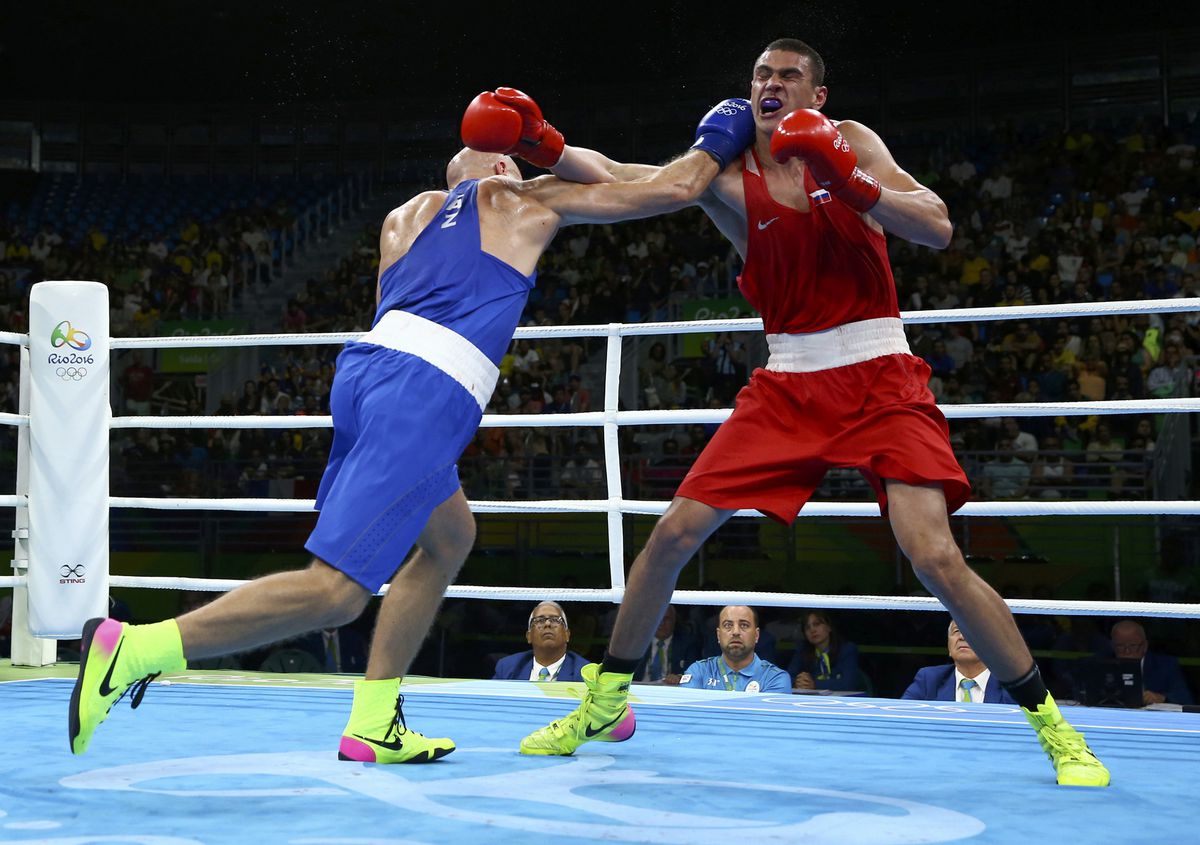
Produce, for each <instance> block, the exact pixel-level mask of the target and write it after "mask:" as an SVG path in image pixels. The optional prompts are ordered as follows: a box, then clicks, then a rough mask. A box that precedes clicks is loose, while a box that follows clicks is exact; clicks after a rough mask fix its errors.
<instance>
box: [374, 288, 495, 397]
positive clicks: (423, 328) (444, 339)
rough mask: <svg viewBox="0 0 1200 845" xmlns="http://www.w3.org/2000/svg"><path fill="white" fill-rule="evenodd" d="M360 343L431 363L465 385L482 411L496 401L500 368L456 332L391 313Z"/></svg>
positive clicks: (431, 323) (402, 314) (427, 321)
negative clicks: (370, 344) (391, 350)
mask: <svg viewBox="0 0 1200 845" xmlns="http://www.w3.org/2000/svg"><path fill="white" fill-rule="evenodd" d="M359 342H360V343H373V344H375V345H376V346H385V347H387V348H388V349H395V350H398V351H400V352H407V353H408V354H409V355H415V356H417V357H418V358H420V359H421V360H423V361H427V362H428V363H430V364H432V365H433V366H435V367H437V368H438V369H439V370H441V371H442V372H443V373H445V374H446V375H448V376H450V378H452V379H454V380H455V381H456V382H458V383H459V384H461V385H462V386H463V388H465V389H466V391H467V392H468V393H470V394H471V396H472V397H473V398H474V399H475V401H476V403H478V405H479V410H481V411H482V410H483V409H484V407H486V406H487V403H488V400H489V399H491V398H492V391H493V390H495V389H496V379H498V378H499V377H500V370H499V369H497V367H496V365H495V364H493V363H492V362H491V359H489V358H488V357H487V356H486V355H484V354H483V352H481V351H480V349H479V347H478V346H476V345H475V344H473V343H471V341H469V340H467V339H466V338H465V337H463V336H462V335H460V334H459V333H458V332H456V331H454V330H453V329H448V328H446V327H445V326H443V325H440V324H438V323H435V322H433V321H432V320H426V319H425V318H424V317H418V316H417V315H416V314H410V313H408V312H407V311H389V312H387V313H386V314H384V315H383V317H382V319H380V321H379V322H378V323H376V324H375V328H373V329H371V330H370V331H369V332H367V333H366V334H365V335H363V336H362V337H360V338H359Z"/></svg>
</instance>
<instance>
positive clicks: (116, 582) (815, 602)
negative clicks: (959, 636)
mask: <svg viewBox="0 0 1200 845" xmlns="http://www.w3.org/2000/svg"><path fill="white" fill-rule="evenodd" d="M24 583H25V578H24V577H22V576H5V577H0V588H3V587H17V586H24ZM248 583H250V582H249V581H244V580H234V579H214V578H160V577H152V576H141V575H112V576H109V585H110V586H113V587H126V588H134V589H152V590H196V591H201V592H228V591H229V590H233V589H236V588H237V587H240V586H242V585H244V584H248ZM388 586H389V585H387V584H385V585H383V587H382V588H381V589H380V590H379V591H378V592H377V593H376V595H384V594H386V593H387V590H388ZM624 594H625V591H624V590H623V589H611V590H595V589H574V588H573V589H568V588H562V587H493V586H476V585H471V584H456V585H453V586H451V587H450V588H449V589H448V590H446V597H447V598H463V599H500V600H503V601H523V602H534V601H560V602H561V601H589V602H590V601H600V602H612V603H614V604H616V603H618V602H620V601H621V599H622V598H623V597H624ZM671 602H672V604H685V605H701V606H711V607H719V606H721V605H727V604H745V605H751V606H754V607H804V608H817V607H821V608H832V609H842V610H923V611H945V609H946V608H945V607H944V606H943V605H942V603H941V602H939V601H938V600H937V599H935V598H931V597H926V596H831V595H823V594H818V593H762V592H746V591H716V590H711V591H710V590H676V591H675V592H674V593H673V594H672V596H671ZM1006 604H1007V605H1008V606H1009V608H1010V609H1011V610H1012V611H1013V613H1031V614H1045V615H1055V616H1106V615H1112V614H1119V615H1123V616H1142V617H1150V616H1153V617H1162V618H1195V617H1200V604H1180V603H1174V602H1149V601H1125V602H1110V601H1065V600H1064V601H1058V600H1054V599H1007V600H1006Z"/></svg>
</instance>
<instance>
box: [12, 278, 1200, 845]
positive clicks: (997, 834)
mask: <svg viewBox="0 0 1200 845" xmlns="http://www.w3.org/2000/svg"><path fill="white" fill-rule="evenodd" d="M1197 310H1200V299H1172V300H1153V301H1139V302H1113V303H1086V304H1079V305H1056V306H1030V307H1010V308H987V309H956V310H947V311H924V312H908V313H905V314H903V315H902V317H903V319H904V322H905V323H906V324H910V325H911V324H922V323H948V322H976V321H985V322H993V321H999V320H1016V319H1022V320H1027V319H1044V318H1049V317H1060V318H1061V317H1082V316H1096V315H1116V314H1148V313H1157V314H1166V313H1178V312H1194V311H1197ZM31 312H32V309H31ZM755 330H761V322H760V321H758V320H706V321H695V322H689V323H642V324H636V325H622V324H612V325H603V326H562V327H546V328H521V329H518V330H517V332H516V337H517V338H530V339H533V338H555V337H557V338H561V337H603V338H606V341H607V347H606V358H605V361H606V375H605V385H604V392H603V408H602V410H600V411H595V412H582V413H574V414H538V415H485V416H484V418H483V422H482V425H483V426H485V427H505V426H513V427H522V428H527V427H535V426H596V427H600V428H601V429H602V441H603V446H604V471H605V482H606V486H607V489H606V492H607V497H606V498H604V499H596V500H548V501H519V502H505V501H472V502H471V507H472V510H473V511H475V512H476V513H508V514H524V513H581V512H582V513H602V514H605V515H606V520H607V527H608V540H609V551H608V561H609V575H610V585H609V586H608V587H607V588H596V589H582V588H572V589H567V588H558V589H554V588H550V589H546V588H541V587H538V588H530V587H522V586H519V585H514V586H509V587H485V586H477V585H456V586H454V587H451V589H450V590H449V592H448V595H449V596H453V597H459V598H489V599H503V600H511V601H524V602H532V601H535V600H541V599H546V598H553V599H556V600H558V601H611V602H618V601H620V599H621V596H622V595H623V593H624V589H625V580H624V565H625V561H626V558H627V557H631V555H632V552H634V551H636V550H633V549H626V548H625V547H624V532H623V530H622V526H623V520H624V518H625V517H626V516H627V515H643V514H648V515H656V514H661V513H663V512H664V511H665V509H666V506H667V502H658V501H642V500H634V499H626V498H625V497H624V491H623V489H622V486H621V475H620V449H619V439H618V431H619V428H620V426H623V425H624V426H630V425H637V426H651V425H670V424H679V423H713V422H720V421H722V420H724V419H725V418H727V417H728V415H729V413H730V411H729V410H728V409H724V410H683V411H620V410H619V409H618V386H619V382H620V370H621V357H622V356H621V350H622V343H623V341H624V339H625V338H627V337H633V336H639V335H666V334H678V333H686V332H714V331H755ZM32 335H34V326H33V325H32V323H31V332H30V335H24V334H17V333H12V332H0V343H7V344H18V345H21V346H22V347H23V350H22V405H21V409H20V412H19V413H17V414H3V415H0V424H5V425H10V426H17V427H18V428H19V444H20V445H19V450H18V459H19V463H18V477H17V490H16V491H15V492H14V494H13V495H0V505H3V506H5V507H8V508H13V509H15V513H16V516H17V520H16V521H17V529H16V531H15V532H14V536H15V537H17V541H18V547H17V554H16V555H15V557H16V558H17V560H16V561H15V562H14V564H15V569H16V574H15V575H13V576H7V577H0V588H5V587H11V588H13V589H14V663H18V664H23V665H16V666H5V667H3V668H0V707H3V709H4V712H5V713H6V716H5V718H4V723H5V724H10V725H14V726H19V730H16V731H12V730H9V731H5V734H6V742H5V748H4V750H3V752H0V755H2V756H0V760H3V762H4V769H5V770H6V771H7V772H8V773H9V776H8V777H6V778H5V779H4V781H3V786H0V841H14V842H44V843H50V842H54V843H67V842H79V843H83V842H98V841H121V842H147V843H150V842H153V843H176V842H223V841H230V842H237V841H246V840H247V839H249V838H251V837H257V838H259V839H261V840H263V841H268V842H296V843H301V842H303V843H373V842H439V841H445V840H447V839H449V840H450V841H464V842H466V841H470V842H514V841H528V839H529V838H530V837H531V836H533V835H536V834H537V833H538V832H543V831H545V832H550V833H551V835H553V836H554V837H555V838H556V839H560V840H563V841H566V842H593V841H622V842H680V843H684V842H686V843H707V842H726V841H728V840H729V839H730V838H731V837H735V836H738V835H741V836H744V837H748V838H749V839H751V841H756V842H757V841H762V842H812V843H909V842H953V841H960V840H970V841H972V842H1010V841H1017V840H1018V839H1021V840H1025V839H1032V838H1033V837H1038V836H1041V837H1053V838H1054V839H1055V840H1057V841H1066V842H1072V841H1093V842H1118V841H1145V840H1149V839H1151V838H1158V839H1162V840H1163V841H1187V840H1189V839H1190V838H1191V837H1192V836H1193V835H1194V830H1195V825H1196V822H1197V821H1200V812H1198V811H1196V810H1195V809H1194V799H1193V796H1194V795H1195V793H1196V792H1197V789H1198V788H1200V766H1197V763H1200V717H1198V716H1196V715H1195V714H1191V713H1180V712H1159V711H1114V710H1107V709H1099V708H1071V707H1066V708H1064V712H1065V713H1066V715H1067V717H1068V718H1069V719H1071V720H1072V721H1073V723H1074V724H1076V726H1077V727H1079V728H1080V729H1081V730H1084V731H1085V732H1086V733H1087V734H1088V738H1089V741H1090V743H1091V745H1092V746H1093V748H1094V749H1095V750H1096V751H1097V753H1098V754H1099V755H1100V757H1101V758H1102V759H1103V760H1104V761H1105V762H1106V764H1107V765H1108V766H1109V768H1110V769H1111V771H1112V773H1113V785H1112V786H1111V787H1109V788H1108V789H1106V790H1073V789H1064V788H1059V787H1056V786H1055V785H1054V781H1053V771H1052V768H1051V767H1050V765H1049V764H1048V762H1047V761H1046V760H1045V758H1044V756H1043V755H1042V753H1041V751H1040V749H1039V748H1038V747H1037V744H1036V741H1035V739H1034V738H1033V736H1032V734H1031V732H1030V731H1029V728H1028V726H1027V725H1026V724H1025V721H1024V719H1023V717H1022V716H1021V714H1020V713H1019V711H1018V710H1016V709H1015V708H1009V707H1005V706H1003V705H971V706H965V707H964V706H962V705H958V704H953V703H945V704H943V703H932V702H912V701H903V702H901V701H895V700H889V699H872V698H861V697H832V696H799V695H797V696H790V695H789V696H782V695H751V694H738V693H725V692H717V691H695V690H686V689H678V688H670V687H655V686H644V685H635V687H634V690H633V696H632V697H633V701H634V704H635V708H636V709H637V711H638V714H639V730H638V733H637V736H636V737H635V739H634V740H633V741H631V742H629V743H625V744H622V745H615V746H610V745H602V744H600V743H596V744H594V745H587V746H585V747H584V748H582V749H581V750H580V751H579V752H578V754H577V755H576V756H575V757H574V758H567V759H563V758H525V757H521V756H520V755H519V754H517V753H516V746H517V743H518V742H519V740H520V738H521V737H522V736H523V735H524V734H525V733H527V732H528V731H529V730H532V729H533V728H535V727H538V726H540V725H542V724H544V723H545V722H546V721H548V720H549V719H552V718H555V717H557V716H560V715H562V714H563V713H565V712H566V711H567V710H569V709H570V706H571V700H572V699H574V698H577V697H578V696H579V695H580V694H581V685H579V684H570V683H555V684H546V685H541V684H519V683H505V682H491V681H451V680H444V679H422V678H410V679H408V680H406V682H405V687H404V690H405V693H406V695H407V696H408V699H407V703H406V709H405V712H406V715H407V716H408V718H409V719H410V720H412V722H413V724H414V726H419V728H420V729H421V730H422V731H424V732H425V733H427V734H431V735H448V736H452V737H454V738H455V739H456V741H457V742H458V745H459V750H458V751H457V752H456V753H455V754H453V755H451V756H450V757H449V758H447V759H446V760H444V761H440V762H439V763H437V764H434V765H430V766H420V767H404V766H396V767H374V766H362V765H358V764H347V763H339V762H337V761H336V758H335V754H334V753H333V752H334V748H335V746H334V742H333V740H334V739H335V738H336V736H337V735H338V734H339V733H340V730H341V727H342V725H343V724H344V720H345V716H346V712H347V711H348V707H349V702H350V683H351V680H352V679H351V678H348V677H345V676H294V677H289V676H281V675H277V674H267V675H259V674H256V673H242V672H188V673H181V674H179V675H174V676H169V677H166V678H162V679H160V681H159V682H158V683H156V684H154V685H153V688H152V690H151V691H150V694H149V696H148V697H147V705H148V706H147V707H145V708H144V709H143V710H142V711H141V712H139V713H137V714H130V713H129V712H128V710H127V708H126V707H125V705H123V704H122V705H119V706H118V707H117V708H116V711H114V713H113V716H112V717H111V718H110V719H109V720H108V722H107V723H106V724H105V725H104V727H103V728H101V730H100V732H99V733H98V735H97V741H96V742H95V743H94V744H93V746H92V750H91V751H89V753H88V754H87V755H86V756H84V757H72V756H71V755H70V754H69V752H68V751H67V748H66V743H65V742H64V740H65V736H64V734H65V730H64V728H65V724H66V719H65V714H66V704H67V699H68V697H69V694H70V687H71V680H70V679H72V678H73V677H74V674H75V667H74V666H70V665H64V666H61V667H55V666H48V665H46V664H50V663H52V662H53V651H52V649H51V648H50V647H48V646H47V645H46V643H47V642H49V643H50V646H51V647H52V646H53V642H52V641H49V640H47V639H45V638H41V639H37V638H34V637H33V636H32V628H31V625H30V622H29V615H28V614H27V612H26V608H25V607H24V606H23V605H24V603H26V602H27V601H28V595H27V590H28V588H29V587H30V586H32V585H31V582H30V578H31V576H30V573H29V572H28V571H27V570H28V569H29V567H36V566H37V560H36V559H35V560H30V559H29V557H28V556H25V557H22V555H23V552H24V551H25V545H24V543H25V541H26V540H28V539H29V536H28V535H29V531H28V521H27V513H26V511H27V510H28V509H29V507H30V502H31V498H30V491H29V489H28V480H29V478H28V476H29V473H28V471H27V462H28V461H29V459H30V451H31V445H30V442H29V440H30V432H29V429H30V426H31V416H33V415H31V414H30V411H29V406H28V404H27V395H28V392H29V387H30V373H29V370H30V369H31V368H32V365H31V364H30V353H29V348H30V342H31V341H30V338H31V336H32ZM357 336H358V335H357V334H345V333H326V334H291V335H283V334H281V335H246V336H236V337H228V336H227V337H170V338H113V339H111V340H107V339H106V342H107V348H108V349H136V348H140V349H163V348H169V347H192V348H196V347H220V346H235V345H312V344H341V343H344V342H346V341H348V340H352V339H354V338H355V337H357ZM35 340H36V338H35ZM103 359H104V365H105V372H104V379H105V384H107V379H108V374H107V370H106V365H107V354H105V355H104V356H103ZM60 378H61V377H60ZM105 397H106V400H107V388H106V389H105ZM35 410H36V409H35ZM1197 410H1200V400H1198V399H1191V398H1179V399H1155V400H1129V401H1109V402H1076V403H1068V402H1055V403H1045V402H1043V403H1028V404H1019V403H1018V404H973V405H948V406H943V407H942V411H943V413H945V415H946V416H947V418H950V419H957V418H972V417H988V416H999V415H1003V416H1035V415H1054V416H1082V415H1107V414H1120V413H1135V412H1140V413H1153V414H1164V413H1171V414H1176V413H1194V412H1196V411H1197ZM330 425H331V421H330V418H329V417H327V416H326V417H320V416H312V417H306V416H298V417H277V416H237V417H216V416H190V417H160V418H149V417H129V416H117V417H112V418H111V420H110V423H109V428H110V429H118V428H164V429H165V428H172V429H197V428H199V429H239V428H288V429H299V428H314V427H329V426H330ZM105 434H106V435H107V432H106V433H105ZM105 439H107V438H105ZM35 451H36V450H35ZM106 504H107V508H138V509H167V510H230V511H253V512H282V511H290V512H306V511H311V509H312V505H313V503H312V501H311V500H305V499H250V498H225V499H198V498H144V497H116V496H108V497H107V499H106ZM1198 512H1200V502H1196V501H1090V500H1088V501H1037V502H1029V501H1013V502H1008V501H1006V502H970V503H968V504H967V505H965V506H964V507H963V508H962V509H961V510H960V511H959V512H958V515H960V516H967V517H976V516H1031V515H1037V516H1047V515H1052V516H1059V517H1063V518H1072V517H1078V516H1093V515H1131V514H1150V515H1183V516H1194V515H1196V514H1197V513H1198ZM737 516H738V517H742V518H749V517H758V516H759V515H758V513H757V512H756V511H741V512H739V513H738V514H737ZM800 516H801V517H802V518H811V517H846V516H853V517H866V516H875V517H878V516H879V509H878V506H877V505H876V504H875V503H821V502H813V503H810V504H808V505H806V506H805V508H804V509H803V511H802V512H801V514H800ZM106 525H107V523H106V522H105V526H106ZM22 532H24V533H22ZM106 560H107V557H106V556H105V561H106ZM106 574H107V573H106ZM56 577H57V576H56ZM60 580H69V579H68V578H67V577H66V576H64V578H63V579H60ZM240 583H242V582H241V581H236V580H206V579H196V578H170V577H133V576H128V575H108V576H107V578H106V579H105V581H104V584H105V592H107V587H109V586H111V587H132V588H145V589H187V590H209V591H223V590H229V589H232V588H234V587H236V586H237V585H238V584H240ZM384 590H386V586H385V587H384ZM381 592H382V591H381ZM674 601H675V602H677V603H679V604H702V605H719V604H727V603H744V604H751V605H757V606H786V607H799V606H803V607H828V608H842V609H886V610H910V611H915V612H920V611H930V610H941V609H942V608H941V606H940V604H939V603H938V602H937V600H936V599H933V598H925V597H917V596H913V597H895V596H871V595H861V596H844V595H838V596H830V595H814V594H805V593H763V592H743V591H720V592H717V591H699V590H679V591H677V592H676V593H675V596H674ZM1009 605H1010V607H1011V608H1012V609H1013V611H1014V612H1016V613H1034V614H1047V613H1049V614H1056V615H1117V614H1121V615H1129V616H1145V617H1172V618H1179V619H1194V618H1197V617H1200V605H1195V604H1178V603H1161V602H1098V601H1055V600H1035V599H1012V600H1009ZM80 622H82V620H80ZM37 667H41V668H37ZM1031 799H1032V800H1031ZM351 819H352V820H353V821H354V822H356V824H354V825H353V827H351V826H350V825H348V824H347V821H349V820H351Z"/></svg>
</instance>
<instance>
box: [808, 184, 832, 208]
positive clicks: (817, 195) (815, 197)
mask: <svg viewBox="0 0 1200 845" xmlns="http://www.w3.org/2000/svg"><path fill="white" fill-rule="evenodd" d="M808 198H809V199H810V200H812V204H813V205H824V204H825V203H827V202H833V197H831V196H830V195H829V191H827V190H825V189H824V188H817V189H816V190H815V191H813V192H812V193H811V194H809V195H808Z"/></svg>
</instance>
